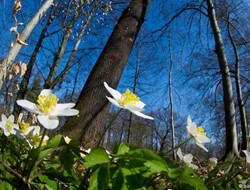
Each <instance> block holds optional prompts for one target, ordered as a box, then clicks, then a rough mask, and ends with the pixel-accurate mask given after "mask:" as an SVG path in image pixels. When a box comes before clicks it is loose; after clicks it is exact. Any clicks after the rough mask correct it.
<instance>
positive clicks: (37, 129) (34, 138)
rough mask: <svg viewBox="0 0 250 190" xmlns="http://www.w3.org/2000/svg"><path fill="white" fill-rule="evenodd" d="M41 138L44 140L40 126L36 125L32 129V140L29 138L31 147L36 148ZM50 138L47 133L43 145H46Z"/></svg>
mask: <svg viewBox="0 0 250 190" xmlns="http://www.w3.org/2000/svg"><path fill="white" fill-rule="evenodd" d="M41 140H42V135H41V134H40V127H39V126H34V129H33V130H32V136H31V137H30V140H27V142H28V144H29V146H30V147H31V148H36V147H38V146H39V144H40V141H41ZM48 140H49V137H48V136H47V135H45V136H44V138H43V141H42V144H41V146H44V145H46V144H47V142H48Z"/></svg>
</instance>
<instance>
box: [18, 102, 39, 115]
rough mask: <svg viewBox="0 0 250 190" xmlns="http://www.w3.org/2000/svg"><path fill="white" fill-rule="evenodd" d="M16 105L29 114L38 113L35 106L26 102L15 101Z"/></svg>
mask: <svg viewBox="0 0 250 190" xmlns="http://www.w3.org/2000/svg"><path fill="white" fill-rule="evenodd" d="M16 103H17V104H18V105H19V106H21V107H23V108H24V109H26V110H27V111H29V112H31V113H40V112H39V111H38V110H37V107H36V104H34V103H32V102H30V101H28V100H17V101H16Z"/></svg>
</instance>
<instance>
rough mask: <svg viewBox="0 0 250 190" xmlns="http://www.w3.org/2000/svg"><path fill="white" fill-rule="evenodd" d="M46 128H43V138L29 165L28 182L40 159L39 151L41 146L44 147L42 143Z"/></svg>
mask: <svg viewBox="0 0 250 190" xmlns="http://www.w3.org/2000/svg"><path fill="white" fill-rule="evenodd" d="M46 131H47V130H46V129H44V130H43V134H42V138H41V140H40V142H39V145H38V147H37V148H36V151H35V155H34V156H33V159H32V160H31V164H30V167H29V170H28V175H27V177H26V183H27V184H28V183H29V179H30V175H31V172H32V170H33V168H34V166H35V164H36V161H37V159H38V156H39V153H40V150H41V147H42V143H43V139H44V137H45V134H46Z"/></svg>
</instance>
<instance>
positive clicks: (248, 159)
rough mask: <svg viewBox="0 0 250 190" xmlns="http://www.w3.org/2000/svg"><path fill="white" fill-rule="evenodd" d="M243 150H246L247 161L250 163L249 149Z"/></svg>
mask: <svg viewBox="0 0 250 190" xmlns="http://www.w3.org/2000/svg"><path fill="white" fill-rule="evenodd" d="M242 152H244V154H245V155H246V161H247V163H249V164H250V152H249V151H247V150H242Z"/></svg>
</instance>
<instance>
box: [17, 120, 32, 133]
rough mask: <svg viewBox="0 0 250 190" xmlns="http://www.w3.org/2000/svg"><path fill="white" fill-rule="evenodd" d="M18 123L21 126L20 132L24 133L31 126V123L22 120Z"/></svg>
mask: <svg viewBox="0 0 250 190" xmlns="http://www.w3.org/2000/svg"><path fill="white" fill-rule="evenodd" d="M18 125H19V128H20V129H19V130H20V132H21V133H22V134H25V133H26V132H27V130H28V128H29V127H30V124H29V123H22V122H20V123H18Z"/></svg>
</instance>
